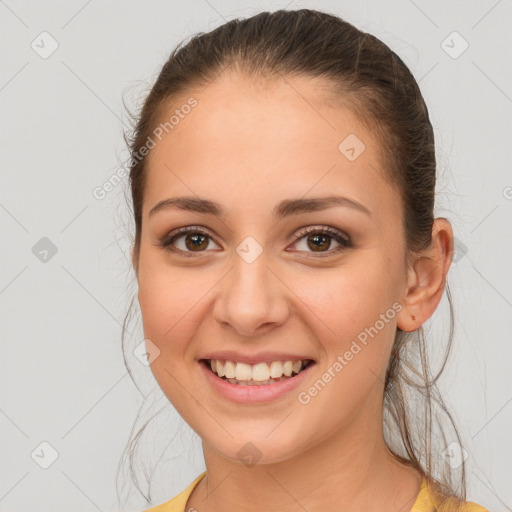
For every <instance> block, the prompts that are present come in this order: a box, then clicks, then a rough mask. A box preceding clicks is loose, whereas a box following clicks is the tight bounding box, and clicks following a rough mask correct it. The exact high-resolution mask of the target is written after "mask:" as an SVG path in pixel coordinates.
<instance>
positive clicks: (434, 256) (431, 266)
mask: <svg viewBox="0 0 512 512" xmlns="http://www.w3.org/2000/svg"><path fill="white" fill-rule="evenodd" d="M452 258H453V232H452V228H451V224H450V222H449V221H448V220H447V219H444V218H438V219H435V220H434V223H433V226H432V243H431V245H430V247H429V248H428V249H426V250H424V251H422V252H421V253H419V254H416V255H415V257H414V260H413V263H412V265H411V268H409V269H408V274H407V286H406V289H405V290H404V295H403V297H402V301H401V303H402V305H403V309H402V311H400V313H399V315H398V317H397V325H398V327H399V328H400V329H401V330H402V331H406V332H410V331H414V330H416V329H418V328H419V327H420V326H421V325H422V324H424V323H425V322H426V321H427V320H428V319H429V318H430V317H431V316H432V315H433V313H434V311H435V310H436V308H437V306H438V304H439V302H440V301H441V298H442V296H443V292H444V289H445V284H446V275H447V273H448V270H449V268H450V264H451V262H452Z"/></svg>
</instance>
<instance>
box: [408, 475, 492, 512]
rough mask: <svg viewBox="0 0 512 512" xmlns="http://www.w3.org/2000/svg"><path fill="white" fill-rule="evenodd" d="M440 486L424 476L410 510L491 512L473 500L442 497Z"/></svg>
mask: <svg viewBox="0 0 512 512" xmlns="http://www.w3.org/2000/svg"><path fill="white" fill-rule="evenodd" d="M438 489H439V488H438V486H437V485H436V484H435V483H432V482H430V485H428V484H427V480H426V479H425V478H423V480H422V482H421V486H420V491H419V494H418V496H417V498H416V501H415V503H414V505H413V507H412V509H411V511H410V512H490V511H489V510H488V509H486V508H485V507H483V506H482V505H479V504H478V503H474V502H472V501H465V502H460V501H458V500H457V499H456V498H455V497H454V496H451V497H449V498H445V497H441V496H442V494H441V493H440V492H438Z"/></svg>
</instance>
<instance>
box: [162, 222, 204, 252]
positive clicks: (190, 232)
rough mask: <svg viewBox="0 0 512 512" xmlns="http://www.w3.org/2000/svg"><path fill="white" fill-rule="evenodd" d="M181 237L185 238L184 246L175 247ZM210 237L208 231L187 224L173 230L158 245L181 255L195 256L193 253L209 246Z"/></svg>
mask: <svg viewBox="0 0 512 512" xmlns="http://www.w3.org/2000/svg"><path fill="white" fill-rule="evenodd" d="M180 238H183V239H184V246H182V248H179V247H178V248H176V247H174V245H173V244H174V243H175V241H176V240H179V239H180ZM208 238H210V239H211V237H210V235H209V234H208V233H207V232H206V231H203V230H202V229H199V228H197V227H194V226H187V227H184V228H180V229H178V230H177V231H173V232H172V233H171V234H170V235H169V236H167V237H166V238H164V239H163V240H162V241H161V242H160V243H159V244H158V245H160V246H162V247H163V248H165V249H166V250H168V251H170V252H173V253H178V254H179V255H183V256H193V254H191V253H194V252H203V251H202V249H206V247H208V240H207V239H208Z"/></svg>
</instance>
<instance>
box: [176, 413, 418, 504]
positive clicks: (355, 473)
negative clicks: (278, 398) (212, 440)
mask: <svg viewBox="0 0 512 512" xmlns="http://www.w3.org/2000/svg"><path fill="white" fill-rule="evenodd" d="M373 425H378V426H379V427H380V425H382V423H379V422H375V421H372V422H369V421H367V422H366V423H365V422H361V421H353V422H352V424H351V426H349V427H346V428H345V429H343V430H340V431H339V432H337V433H336V434H335V435H334V436H330V437H328V438H325V439H324V440H323V441H322V442H320V443H317V444H315V445H314V446H311V447H309V448H308V449H306V450H303V451H302V452H301V453H300V454H297V455H296V456H295V457H292V458H289V459H287V460H284V461H281V462H276V463H272V464H256V465H254V466H246V465H244V464H243V463H242V462H240V461H233V460H231V459H227V458H226V457H223V456H222V455H221V454H219V453H218V451H216V450H214V449H213V448H212V447H211V446H209V445H207V444H206V443H204V442H203V452H204V456H205V463H206V476H205V477H204V478H203V479H202V480H201V481H200V482H199V484H198V485H197V486H196V488H195V489H194V491H193V493H192V495H191V496H190V498H189V500H188V502H187V507H186V510H190V508H191V507H194V508H195V509H196V510H198V511H199V512H220V511H225V510H237V511H239V512H256V511H258V512H259V511H261V510H266V511H267V512H278V511H279V512H296V511H297V510H299V509H300V508H302V509H303V510H307V511H308V512H316V511H322V512H325V511H326V510H343V511H344V512H360V511H361V510H365V511H366V512H373V511H375V512H387V511H389V512H392V511H393V512H396V511H398V510H399V511H400V512H409V511H410V509H411V508H412V506H413V504H414V502H415V500H416V497H417V495H418V492H419V487H420V483H421V475H420V473H419V472H418V471H416V470H415V469H413V468H412V467H409V466H407V465H405V464H402V463H400V462H399V461H398V460H397V459H396V458H395V457H393V455H392V454H391V452H390V451H389V449H388V448H387V446H386V444H385V442H384V439H383V437H382V429H381V428H378V429H377V428H374V427H373Z"/></svg>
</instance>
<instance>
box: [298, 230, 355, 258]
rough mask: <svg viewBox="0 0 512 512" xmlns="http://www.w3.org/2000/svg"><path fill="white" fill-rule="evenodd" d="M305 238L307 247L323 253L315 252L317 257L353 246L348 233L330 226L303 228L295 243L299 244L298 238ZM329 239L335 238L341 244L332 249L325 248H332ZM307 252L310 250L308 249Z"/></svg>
mask: <svg viewBox="0 0 512 512" xmlns="http://www.w3.org/2000/svg"><path fill="white" fill-rule="evenodd" d="M303 238H304V239H305V240H304V241H305V244H304V246H305V247H306V248H310V249H312V252H313V253H321V254H314V256H315V257H320V258H322V257H324V256H329V255H331V254H333V253H339V252H341V251H343V250H344V249H347V248H349V247H352V246H353V244H352V240H351V239H350V237H349V236H348V235H345V234H344V233H342V232H341V231H338V230H337V229H333V228H330V227H328V226H320V227H319V226H310V227H308V228H305V229H303V230H302V231H300V232H299V233H297V235H296V238H295V245H297V244H298V242H297V241H298V240H302V239H303ZM329 239H334V240H335V241H336V242H337V243H338V244H340V245H339V247H336V248H335V249H332V250H323V249H325V248H330V246H331V241H330V240H329ZM306 252H309V251H307V250H306Z"/></svg>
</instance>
